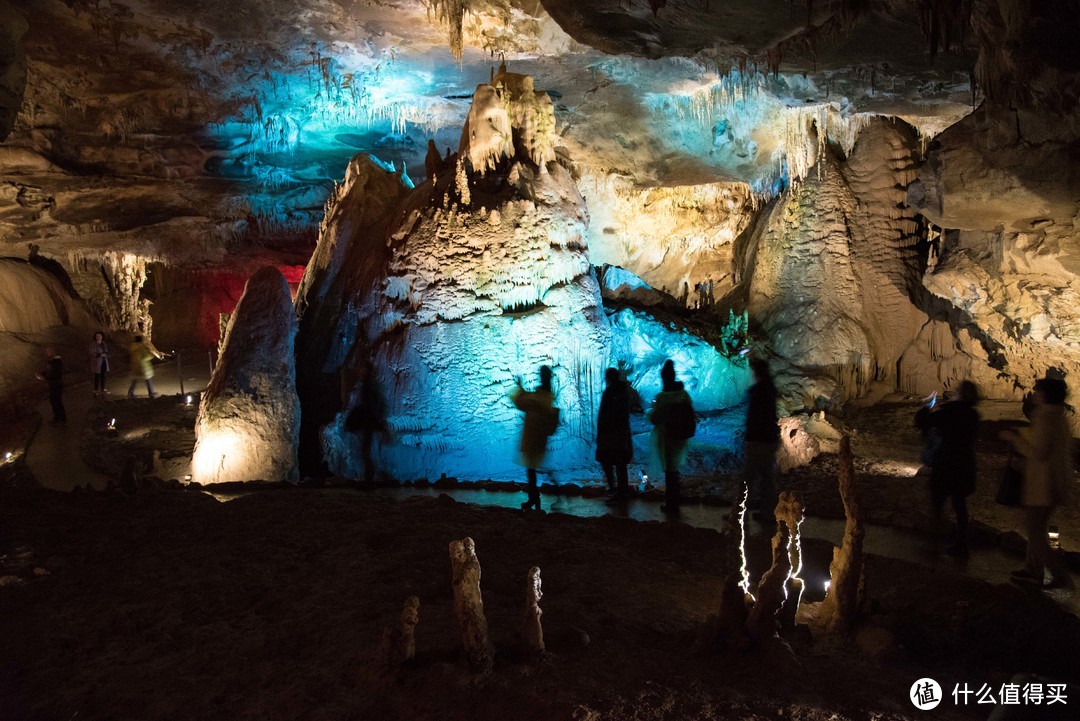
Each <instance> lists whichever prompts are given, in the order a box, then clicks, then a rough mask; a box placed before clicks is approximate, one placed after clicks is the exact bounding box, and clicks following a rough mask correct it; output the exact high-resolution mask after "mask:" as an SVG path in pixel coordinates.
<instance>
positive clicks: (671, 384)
mask: <svg viewBox="0 0 1080 721" xmlns="http://www.w3.org/2000/svg"><path fill="white" fill-rule="evenodd" d="M750 368H751V370H752V371H753V374H754V385H753V386H751V388H750V391H749V393H748V397H749V403H748V406H747V417H746V438H745V446H744V451H745V471H746V476H747V483H748V485H749V488H750V489H751V491H752V492H756V495H757V510H756V511H755V512H754V516H755V518H757V519H759V520H764V521H771V520H772V517H773V510H774V509H775V507H776V499H777V494H776V484H775V481H774V477H775V469H776V451H777V447H778V446H779V443H780V426H779V423H778V421H777V417H776V387H775V386H774V385H773V382H772V378H771V377H770V375H769V366H768V364H767V363H766V362H765V361H764V360H760V359H754V360H752V361H750ZM551 382H552V371H551V368H550V367H548V366H546V365H545V366H541V367H540V384H539V385H538V386H537V387H536V389H535V390H532V391H526V390H525V389H524V388H523V387H522V384H521V379H520V378H519V379H517V381H516V385H515V388H514V390H513V391H512V392H511V400H512V401H513V403H514V405H515V406H516V407H517V408H518V409H519V410H521V411H523V412H524V413H525V423H524V426H523V427H522V432H521V444H520V446H519V450H520V462H521V465H523V466H524V467H525V468H526V478H527V481H528V484H527V488H526V492H527V494H528V497H527V499H526V500H525V501H524V502H523V503H522V504H521V508H522V509H523V510H528V509H535V510H540V490H539V487H538V486H537V470H538V469H539V468H540V467H541V466H542V465H543V462H544V458H545V456H546V454H547V439H548V438H549V437H550V436H551V435H553V434H554V433H555V431H556V430H557V428H558V418H559V410H558V408H556V407H555V394H554V392H553V390H552V385H551ZM604 382H605V389H604V392H603V394H602V395H601V397H600V408H599V411H598V412H597V418H596V460H597V461H598V462H599V463H600V467H601V468H602V469H603V471H604V478H605V479H606V480H607V487H608V493H609V496H610V498H609V502H611V503H619V502H621V501H624V500H626V499H627V498H628V496H629V493H630V484H629V474H628V466H629V464H630V462H631V461H632V460H633V453H634V448H633V437H632V434H631V431H630V412H631V408H632V405H633V402H632V396H633V394H632V393H631V389H630V384H629V383H628V382H627V381H626V379H625V378H624V377H623V374H622V373H621V372H620V371H619V369H617V368H608V369H607V371H606V372H605V374H604ZM660 383H661V387H660V392H659V393H658V394H657V395H656V398H655V399H654V400H653V404H652V408H651V409H650V410H649V413H648V420H649V422H650V423H651V424H652V426H653V433H652V446H653V451H654V452H655V454H656V459H657V461H658V462H659V465H660V466H661V467H662V468H663V470H664V504H663V505H662V506H661V507H660V509H661V510H662V511H663V512H664V513H666V514H668V515H669V516H674V515H677V514H678V513H679V507H680V505H681V502H682V483H681V479H680V472H679V469H680V467H681V465H682V461H683V457H684V455H685V453H686V448H687V445H688V443H689V441H690V438H692V437H693V436H694V433H695V432H696V427H697V417H696V415H695V413H694V407H693V403H692V401H691V399H690V394H689V393H687V392H686V388H685V387H684V385H683V383H682V382H681V381H679V380H678V379H677V378H676V373H675V363H674V362H673V361H671V360H668V361H665V362H664V365H663V366H662V367H661V369H660Z"/></svg>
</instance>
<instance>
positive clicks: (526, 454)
mask: <svg viewBox="0 0 1080 721" xmlns="http://www.w3.org/2000/svg"><path fill="white" fill-rule="evenodd" d="M510 400H511V401H512V402H513V403H514V406H515V407H516V408H517V409H518V410H520V411H524V412H525V425H524V426H523V427H522V429H521V446H520V450H521V459H520V462H521V465H523V466H525V469H526V471H525V473H526V478H527V479H528V482H529V485H528V491H527V492H528V494H529V497H528V500H527V501H525V502H524V503H522V504H521V509H522V510H525V509H528V508H535V509H536V510H538V511H539V510H540V488H539V486H537V483H536V469H537V468H539V467H540V466H541V465H543V463H544V456H546V455H547V439H548V436H550V435H551V431H552V430H553V429H552V428H551V427H550V420H551V416H552V414H553V413H555V410H554V408H555V394H554V393H553V392H552V390H551V368H549V367H547V366H540V385H538V386H537V387H536V390H534V391H527V390H525V389H524V388H522V387H521V380H520V379H518V380H517V386H516V387H515V388H514V390H513V391H511V392H510Z"/></svg>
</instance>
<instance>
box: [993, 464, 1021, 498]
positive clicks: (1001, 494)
mask: <svg viewBox="0 0 1080 721" xmlns="http://www.w3.org/2000/svg"><path fill="white" fill-rule="evenodd" d="M1018 466H1019V459H1018V458H1017V457H1016V456H1015V455H1012V454H1010V455H1009V461H1008V463H1006V464H1005V475H1004V476H1002V478H1001V485H1000V486H998V492H997V496H996V497H995V498H994V500H995V501H996V502H997V503H1000V504H1001V505H1003V506H1019V505H1020V490H1021V488H1022V487H1023V485H1024V471H1023V470H1021V469H1020V468H1019V467H1018Z"/></svg>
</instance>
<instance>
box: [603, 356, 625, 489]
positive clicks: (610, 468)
mask: <svg viewBox="0 0 1080 721" xmlns="http://www.w3.org/2000/svg"><path fill="white" fill-rule="evenodd" d="M604 379H605V380H606V382H607V388H605V389H604V394H603V395H602V396H601V397H600V410H599V412H598V413H597V416H596V460H597V461H599V462H600V466H601V467H602V468H603V469H604V478H605V479H607V487H608V492H609V493H611V494H612V495H613V496H614V497H616V498H625V497H626V496H627V495H629V493H630V483H629V480H628V478H627V470H626V465H627V464H628V463H630V460H631V459H632V458H633V455H634V447H633V440H632V437H631V435H630V384H628V383H627V382H626V381H624V380H623V379H622V377H621V376H620V375H619V371H618V370H617V369H615V368H608V369H607V372H606V373H605V374H604ZM616 479H617V485H616Z"/></svg>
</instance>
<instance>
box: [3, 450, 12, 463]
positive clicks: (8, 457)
mask: <svg viewBox="0 0 1080 721" xmlns="http://www.w3.org/2000/svg"><path fill="white" fill-rule="evenodd" d="M4 460H5V461H10V460H11V451H8V452H7V453H5V454H4Z"/></svg>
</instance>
